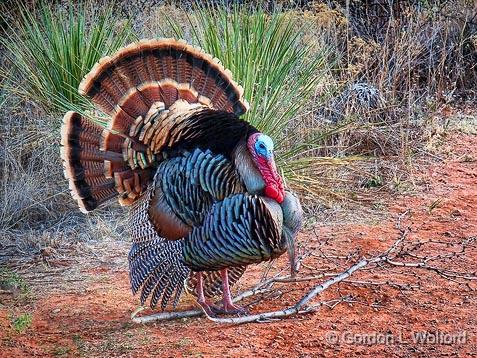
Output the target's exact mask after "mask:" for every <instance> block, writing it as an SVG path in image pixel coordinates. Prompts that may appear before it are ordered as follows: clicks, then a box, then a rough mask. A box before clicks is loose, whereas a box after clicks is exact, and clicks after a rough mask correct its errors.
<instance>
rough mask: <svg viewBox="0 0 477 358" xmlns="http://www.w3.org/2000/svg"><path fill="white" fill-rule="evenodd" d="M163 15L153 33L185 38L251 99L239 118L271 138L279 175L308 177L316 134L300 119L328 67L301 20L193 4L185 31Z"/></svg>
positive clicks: (324, 53) (293, 179)
mask: <svg viewBox="0 0 477 358" xmlns="http://www.w3.org/2000/svg"><path fill="white" fill-rule="evenodd" d="M166 19H167V23H168V26H167V28H165V27H164V28H163V29H161V33H160V34H158V35H159V36H173V37H177V38H185V39H186V40H188V41H191V42H192V43H194V44H196V45H198V46H200V47H201V48H202V49H203V50H204V51H205V52H207V53H210V54H211V55H213V56H215V57H217V58H218V59H219V60H220V61H221V62H222V63H223V64H224V66H225V67H226V68H228V69H230V71H232V73H233V75H234V79H235V80H237V82H238V83H240V84H241V85H242V86H243V87H244V90H245V98H246V99H247V100H248V101H249V102H250V104H251V107H250V110H249V112H247V113H246V114H245V116H244V119H245V120H247V121H249V122H251V123H252V124H253V125H255V126H256V127H257V128H258V129H260V130H262V131H263V132H265V133H267V134H269V135H270V136H272V137H273V139H274V141H275V143H276V146H277V152H278V157H277V161H278V162H279V164H280V167H281V168H282V170H283V174H284V175H285V177H286V178H287V179H288V181H289V182H291V183H292V184H293V183H294V184H297V185H298V186H300V187H302V186H303V185H302V184H303V183H304V182H305V181H306V180H308V179H310V178H309V177H308V176H307V175H305V174H304V173H305V172H307V169H309V168H310V167H311V166H313V165H314V164H315V163H316V161H313V160H310V159H309V158H308V159H307V160H303V159H302V157H303V155H304V154H305V153H306V152H310V151H311V150H312V148H314V147H316V146H317V145H319V143H320V135H322V133H321V134H320V133H314V131H313V129H311V130H306V131H303V130H302V129H303V125H300V118H302V116H303V114H304V113H305V112H306V111H310V108H311V103H310V102H311V101H312V99H313V98H314V94H315V91H316V88H317V86H318V85H319V83H320V81H321V80H322V79H323V76H324V74H325V73H327V72H328V71H329V69H330V65H329V62H328V61H327V50H326V49H325V48H323V49H322V50H320V51H316V50H314V49H313V48H312V47H311V46H309V45H307V44H306V43H304V41H303V34H304V31H305V28H304V25H301V24H300V22H299V21H298V19H297V18H296V17H294V16H293V15H292V14H290V13H286V12H274V13H271V14H268V13H266V12H264V11H263V10H261V9H260V8H258V9H257V8H249V7H243V6H236V7H224V6H209V7H199V8H198V9H196V10H195V11H193V12H192V13H191V14H189V15H188V19H189V24H188V25H189V26H187V27H186V29H187V31H186V30H185V29H184V26H183V24H179V23H176V22H174V20H173V19H172V18H169V17H166ZM170 29H172V31H171V30H170ZM292 128H295V129H292ZM296 128H301V129H299V130H296ZM308 172H309V171H308ZM304 178H305V179H304ZM311 181H313V180H311ZM303 187H305V186H303ZM306 187H309V185H306Z"/></svg>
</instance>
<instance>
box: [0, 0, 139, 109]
mask: <svg viewBox="0 0 477 358" xmlns="http://www.w3.org/2000/svg"><path fill="white" fill-rule="evenodd" d="M17 6H18V7H19V11H18V12H17V15H16V19H9V20H8V21H5V23H7V24H9V25H8V28H7V29H6V34H5V35H4V36H2V37H1V38H0V44H1V45H2V46H3V47H4V48H5V49H6V62H7V63H8V65H7V66H3V69H2V70H0V71H1V72H0V74H1V75H2V76H3V77H9V78H10V79H11V78H12V77H13V78H14V79H15V80H10V81H8V83H9V84H10V85H9V86H8V90H9V91H10V92H12V93H15V94H18V95H20V96H22V97H25V98H27V99H29V100H33V101H34V102H36V103H37V104H38V105H40V106H41V107H43V108H44V109H45V110H47V111H48V112H51V113H52V114H57V113H62V112H65V111H67V110H71V109H75V110H79V111H84V110H85V109H88V108H90V104H89V103H88V102H87V101H86V100H85V99H84V98H83V97H81V96H80V95H79V94H78V85H79V82H80V81H81V79H82V78H83V76H84V75H85V74H86V73H88V71H89V70H90V69H91V68H92V67H93V65H94V64H95V63H96V62H97V61H98V60H99V59H100V58H101V57H102V56H104V55H106V54H111V53H114V51H116V50H117V49H118V48H120V47H121V46H123V45H125V44H126V43H128V42H130V41H132V40H133V36H132V33H131V31H130V27H129V25H128V24H127V23H125V22H121V21H119V19H118V18H117V17H116V16H115V15H114V14H113V12H112V10H111V8H105V9H104V8H103V9H97V8H96V7H95V5H94V3H93V2H89V3H80V4H77V5H75V6H73V5H69V7H68V8H67V9H64V8H60V7H59V6H55V5H51V4H50V5H48V4H47V2H41V3H40V4H39V5H37V6H38V7H37V8H36V9H31V8H27V7H26V5H22V4H20V3H18V5H17ZM3 16H5V15H3ZM12 84H14V85H12Z"/></svg>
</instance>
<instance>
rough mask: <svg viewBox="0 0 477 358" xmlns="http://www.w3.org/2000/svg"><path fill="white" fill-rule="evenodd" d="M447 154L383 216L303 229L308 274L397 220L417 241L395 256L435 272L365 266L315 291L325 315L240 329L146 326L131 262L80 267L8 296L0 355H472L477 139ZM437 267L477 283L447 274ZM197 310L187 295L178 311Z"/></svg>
mask: <svg viewBox="0 0 477 358" xmlns="http://www.w3.org/2000/svg"><path fill="white" fill-rule="evenodd" d="M440 153H441V154H439V156H440V158H436V157H432V159H425V160H420V162H419V163H418V165H417V166H416V167H417V168H419V170H418V172H417V173H416V176H415V178H416V179H415V183H414V184H415V185H414V189H413V191H412V192H408V193H406V194H396V195H394V196H387V197H386V198H385V199H386V203H387V204H386V205H384V206H383V207H382V215H381V216H379V217H378V219H373V220H367V222H366V224H359V225H356V224H350V223H340V224H338V223H336V222H333V223H321V224H319V225H317V226H316V227H315V228H314V230H311V229H308V230H307V231H306V232H304V233H303V234H302V235H301V236H300V241H301V242H307V245H306V247H307V250H308V252H310V253H312V255H309V256H308V257H307V258H306V259H305V260H304V261H303V269H302V272H301V275H309V274H311V273H313V274H316V273H320V272H340V271H342V270H344V269H346V268H347V267H349V266H351V265H352V264H353V263H355V262H357V261H358V260H359V259H360V257H362V256H367V257H370V256H373V255H376V254H379V253H381V252H383V251H385V250H386V249H387V248H389V247H390V246H391V245H392V244H393V243H394V242H395V241H396V240H397V239H399V238H400V237H401V234H402V233H401V232H400V231H399V230H398V229H397V227H396V224H397V223H398V221H399V218H401V219H400V223H401V227H402V228H403V229H406V230H409V231H408V234H407V236H406V238H405V240H404V243H405V246H406V247H407V248H409V247H412V245H413V243H414V244H415V245H414V250H412V251H411V255H403V256H402V257H397V258H396V261H399V262H408V263H413V262H414V263H415V262H419V261H423V260H425V259H426V258H427V259H428V261H427V264H428V266H429V267H428V268H429V269H426V268H416V267H396V266H393V265H382V266H381V267H374V268H372V269H370V270H363V271H359V272H357V273H356V274H355V275H353V276H352V277H351V278H350V279H349V281H348V282H342V283H340V284H338V285H336V286H332V287H331V288H330V289H328V290H327V291H325V292H324V293H323V294H322V295H321V296H319V297H318V298H317V299H316V300H315V302H318V301H321V302H325V303H326V304H324V305H323V306H321V308H320V309H319V310H318V311H317V312H315V313H312V314H306V315H302V316H296V317H291V318H289V319H285V320H281V321H273V322H267V323H253V324H246V325H238V326H233V325H219V324H216V323H213V322H210V321H208V320H207V319H205V318H194V319H183V320H180V321H170V322H162V323H155V324H147V325H138V324H134V323H132V322H131V320H130V314H131V312H132V311H134V309H135V308H136V305H137V298H135V297H132V296H131V294H130V291H129V283H128V276H127V271H126V266H124V265H123V266H121V267H119V268H118V267H117V266H114V267H112V266H111V265H108V262H104V263H102V264H100V265H97V266H96V268H94V269H89V270H88V271H86V272H83V274H84V275H85V276H86V277H87V279H86V280H85V281H84V282H79V283H75V282H71V283H65V282H61V283H62V284H63V285H65V287H67V289H65V290H64V291H63V292H58V290H56V291H51V292H50V291H48V290H45V293H42V294H41V295H40V296H39V295H36V297H35V299H32V300H27V302H19V301H18V300H15V298H14V297H10V296H9V295H8V293H7V294H5V293H4V294H3V295H0V300H2V301H3V305H1V304H0V356H1V357H28V356H72V357H73V356H85V357H149V356H151V357H154V356H157V357H189V356H191V357H222V356H225V357H228V356H230V357H242V356H257V357H258V356H260V357H284V356H290V357H321V356H330V357H331V356H342V357H345V356H348V357H349V356H399V357H414V356H422V357H434V356H441V355H445V356H462V357H468V356H472V355H474V356H476V355H477V332H476V330H475V327H476V324H477V294H476V289H477V281H476V280H475V274H476V266H475V262H476V260H477V248H476V241H477V237H476V236H477V215H476V214H477V137H476V136H470V135H464V134H456V135H453V136H452V137H451V138H449V140H448V141H446V144H445V145H444V146H443V147H442V148H441V150H440ZM363 212H365V211H363ZM363 215H364V214H363ZM417 242H420V244H416V243H417ZM126 250H127V248H126V246H124V248H123V249H122V252H123V254H124V261H125V260H126V252H127V251H126ZM452 253H454V254H452ZM412 255H414V256H412ZM436 255H440V256H438V257H436ZM446 255H447V256H446ZM285 261H286V259H284V260H280V262H279V263H278V265H279V266H280V265H285V264H286V262H285ZM431 266H432V267H431ZM441 269H446V270H452V271H455V272H458V273H464V274H468V276H472V277H473V278H474V279H473V280H472V279H463V278H461V277H458V276H459V274H457V273H456V274H455V275H456V276H452V275H451V276H448V277H442V275H439V273H438V272H440V270H441ZM262 271H263V267H260V266H259V267H254V268H252V269H251V270H250V272H248V273H247V275H246V276H245V277H244V278H243V279H242V281H241V283H240V285H239V287H238V289H239V290H240V289H242V290H243V289H246V288H249V287H251V286H252V285H253V283H254V282H255V281H256V280H257V279H258V278H259V277H260V275H261V273H262ZM321 281H322V280H321ZM319 282H320V280H318V281H313V282H305V283H288V284H282V285H277V286H276V289H275V290H274V291H273V292H272V293H271V294H270V295H269V296H267V297H264V298H263V299H262V300H261V301H260V302H258V303H255V304H253V305H252V306H251V307H250V310H251V311H252V312H253V313H255V312H261V311H266V310H271V309H276V308H279V307H287V306H288V305H291V304H293V303H294V302H296V300H297V299H299V298H300V297H301V296H302V295H303V294H305V293H306V292H307V290H308V289H309V288H311V287H312V286H314V285H315V284H318V283H319ZM2 301H0V302H2ZM248 302H249V303H250V302H253V299H251V300H249V301H248ZM192 306H194V304H193V301H192V300H191V299H190V298H186V299H185V300H183V301H182V302H181V304H180V307H179V309H187V308H190V307H192ZM25 311H26V312H31V313H32V317H33V320H32V324H31V326H30V327H29V328H28V329H27V330H26V331H24V332H23V333H18V332H16V331H15V330H14V329H13V327H12V324H11V316H12V315H15V314H19V313H21V312H25ZM425 332H428V333H429V335H428V336H427V338H426V339H423V341H419V342H418V341H417V338H419V337H418V336H417V335H419V334H423V333H425ZM436 335H437V339H436ZM421 338H422V336H421ZM436 340H437V342H436Z"/></svg>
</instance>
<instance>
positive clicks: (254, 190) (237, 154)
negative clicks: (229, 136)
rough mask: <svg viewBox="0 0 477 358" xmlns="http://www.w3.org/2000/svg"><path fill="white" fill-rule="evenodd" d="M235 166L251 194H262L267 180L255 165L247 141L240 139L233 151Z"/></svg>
mask: <svg viewBox="0 0 477 358" xmlns="http://www.w3.org/2000/svg"><path fill="white" fill-rule="evenodd" d="M232 159H233V161H234V164H235V167H236V168H237V171H238V173H239V175H240V177H241V179H242V181H243V183H244V184H245V187H246V188H247V192H249V193H250V194H262V193H263V191H264V190H265V181H264V180H263V177H262V174H261V173H260V171H259V170H258V169H257V167H256V166H255V164H254V162H253V159H252V156H251V155H250V152H249V151H248V149H247V144H246V142H245V141H240V142H239V144H237V146H236V147H235V149H234V151H233V153H232Z"/></svg>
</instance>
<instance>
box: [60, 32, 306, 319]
mask: <svg viewBox="0 0 477 358" xmlns="http://www.w3.org/2000/svg"><path fill="white" fill-rule="evenodd" d="M242 92H243V91H242V89H241V88H240V87H239V86H238V85H237V84H235V82H233V80H232V79H231V75H230V73H229V72H228V71H227V70H225V69H223V67H222V66H221V65H220V63H218V62H217V61H216V60H215V59H212V58H211V57H210V56H208V55H205V54H203V53H202V52H200V51H199V50H197V49H195V48H193V47H191V46H188V45H186V44H185V43H184V42H180V41H174V40H170V39H166V40H151V41H141V42H139V43H137V44H133V45H131V46H128V47H126V48H125V49H123V50H121V51H119V52H118V53H117V54H116V55H115V56H113V57H112V58H110V57H107V58H105V59H102V60H101V61H100V62H99V63H98V64H97V65H96V66H95V67H94V68H93V70H92V71H91V72H90V74H88V75H87V76H86V77H85V79H84V80H83V82H82V83H81V85H80V93H82V94H84V95H86V96H88V97H90V98H91V99H92V100H93V102H94V103H95V104H96V105H97V106H98V108H99V109H101V110H102V111H103V112H105V113H106V114H108V115H110V116H111V117H112V118H111V120H110V122H109V124H108V127H107V128H106V129H104V128H101V127H100V126H99V125H96V124H94V123H92V122H91V121H89V120H87V119H86V118H84V117H82V116H81V115H79V114H77V113H74V112H69V113H67V114H66V116H65V118H64V123H65V124H64V126H63V129H62V144H63V148H62V158H63V160H64V166H65V175H66V177H67V178H69V180H70V188H71V190H72V195H73V197H74V198H75V199H76V200H77V201H78V204H79V206H80V208H81V209H82V210H83V211H91V210H94V209H95V208H96V207H97V206H99V205H101V204H102V203H104V202H107V201H109V200H110V199H112V198H115V197H118V198H119V201H120V203H121V204H122V205H130V206H131V215H130V227H131V230H130V231H131V236H132V241H133V245H132V248H131V251H130V253H129V263H130V279H131V286H132V290H133V292H134V293H136V292H137V291H139V290H140V289H141V302H142V303H144V302H145V301H146V299H147V298H148V297H151V301H150V304H151V306H155V305H156V304H157V303H158V301H159V300H161V308H162V309H164V308H165V307H166V306H167V303H168V302H169V301H170V300H171V298H172V297H173V296H174V298H173V300H172V302H173V305H174V306H175V305H176V304H177V302H178V300H179V298H180V296H181V294H182V292H183V290H184V288H186V287H187V288H189V290H190V292H192V293H193V294H195V295H197V297H198V302H199V303H200V304H201V306H202V307H203V308H204V309H205V310H206V312H207V313H208V314H212V313H213V312H212V310H210V309H209V307H210V304H209V303H208V302H207V301H206V297H213V296H216V295H218V294H220V293H223V295H224V308H225V311H226V312H228V311H229V310H228V309H230V308H231V307H233V305H231V301H230V290H229V287H230V286H231V285H233V284H235V282H236V281H237V280H238V279H239V278H240V277H241V276H242V274H243V273H244V271H245V269H246V266H247V265H250V264H253V263H259V262H262V261H266V260H270V259H273V258H276V257H278V256H280V255H281V254H282V253H283V252H285V251H286V250H287V249H288V251H289V253H290V257H292V255H293V240H294V237H295V235H296V233H297V231H298V230H299V229H300V227H301V221H302V219H301V216H302V212H301V207H300V204H299V201H298V199H297V198H296V197H295V196H294V195H293V194H291V193H290V192H286V191H284V189H283V184H282V181H281V178H280V176H279V175H278V173H277V170H276V167H275V163H274V161H273V152H272V151H273V143H272V142H271V140H270V139H269V138H268V137H267V136H265V135H263V134H261V133H260V132H259V131H257V130H256V129H255V128H254V127H253V126H251V125H250V124H249V123H247V122H245V121H243V120H240V119H239V118H238V116H239V115H241V114H242V113H244V112H245V111H246V110H247V108H248V104H247V103H246V101H245V100H244V99H243V98H242ZM174 292H175V294H174Z"/></svg>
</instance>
